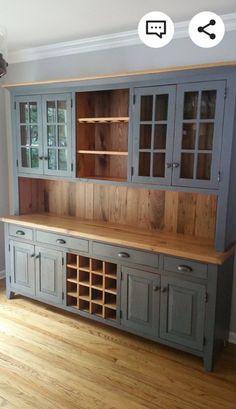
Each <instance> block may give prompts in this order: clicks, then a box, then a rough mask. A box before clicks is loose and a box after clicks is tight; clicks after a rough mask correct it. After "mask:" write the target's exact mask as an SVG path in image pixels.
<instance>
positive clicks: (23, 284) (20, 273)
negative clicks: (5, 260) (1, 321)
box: [10, 240, 35, 295]
mask: <svg viewBox="0 0 236 409" xmlns="http://www.w3.org/2000/svg"><path fill="white" fill-rule="evenodd" d="M10 276H11V278H10V280H11V288H12V289H13V290H15V291H19V292H22V293H25V294H29V295H34V294H35V268H34V246H33V245H32V244H27V243H21V242H17V241H13V240H12V241H10Z"/></svg>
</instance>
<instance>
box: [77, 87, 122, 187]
mask: <svg viewBox="0 0 236 409" xmlns="http://www.w3.org/2000/svg"><path fill="white" fill-rule="evenodd" d="M76 103H77V104H76V112H77V123H76V150H77V157H76V160H77V163H76V175H77V177H79V178H85V179H98V180H109V181H113V180H115V179H116V180H119V181H122V182H124V181H127V176H128V160H127V158H128V128H129V127H128V123H129V116H128V115H129V90H128V89H115V90H104V91H90V92H78V93H77V94H76Z"/></svg>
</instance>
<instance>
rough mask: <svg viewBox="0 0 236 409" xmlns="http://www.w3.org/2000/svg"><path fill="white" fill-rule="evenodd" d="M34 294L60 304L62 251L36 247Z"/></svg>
mask: <svg viewBox="0 0 236 409" xmlns="http://www.w3.org/2000/svg"><path fill="white" fill-rule="evenodd" d="M35 253H36V296H37V297H38V298H40V299H41V300H45V301H49V302H52V303H55V304H62V253H61V252H60V251H56V250H50V249H47V248H46V247H45V248H44V247H36V248H35Z"/></svg>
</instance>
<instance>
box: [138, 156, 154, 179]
mask: <svg viewBox="0 0 236 409" xmlns="http://www.w3.org/2000/svg"><path fill="white" fill-rule="evenodd" d="M150 160H151V154H150V152H140V153H139V176H150Z"/></svg>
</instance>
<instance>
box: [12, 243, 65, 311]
mask: <svg viewBox="0 0 236 409" xmlns="http://www.w3.org/2000/svg"><path fill="white" fill-rule="evenodd" d="M9 252H10V266H9V272H8V274H9V279H10V291H9V297H10V296H11V293H12V292H17V293H18V292H19V293H21V294H24V295H29V296H32V297H36V298H38V299H39V300H42V301H45V302H50V303H52V304H61V303H62V301H63V300H62V298H63V297H62V293H63V292H62V273H63V271H62V270H63V266H62V264H63V254H62V252H61V251H58V250H54V249H50V248H47V247H43V246H42V247H38V246H35V245H33V244H29V243H26V242H22V241H17V240H10V241H9Z"/></svg>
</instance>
